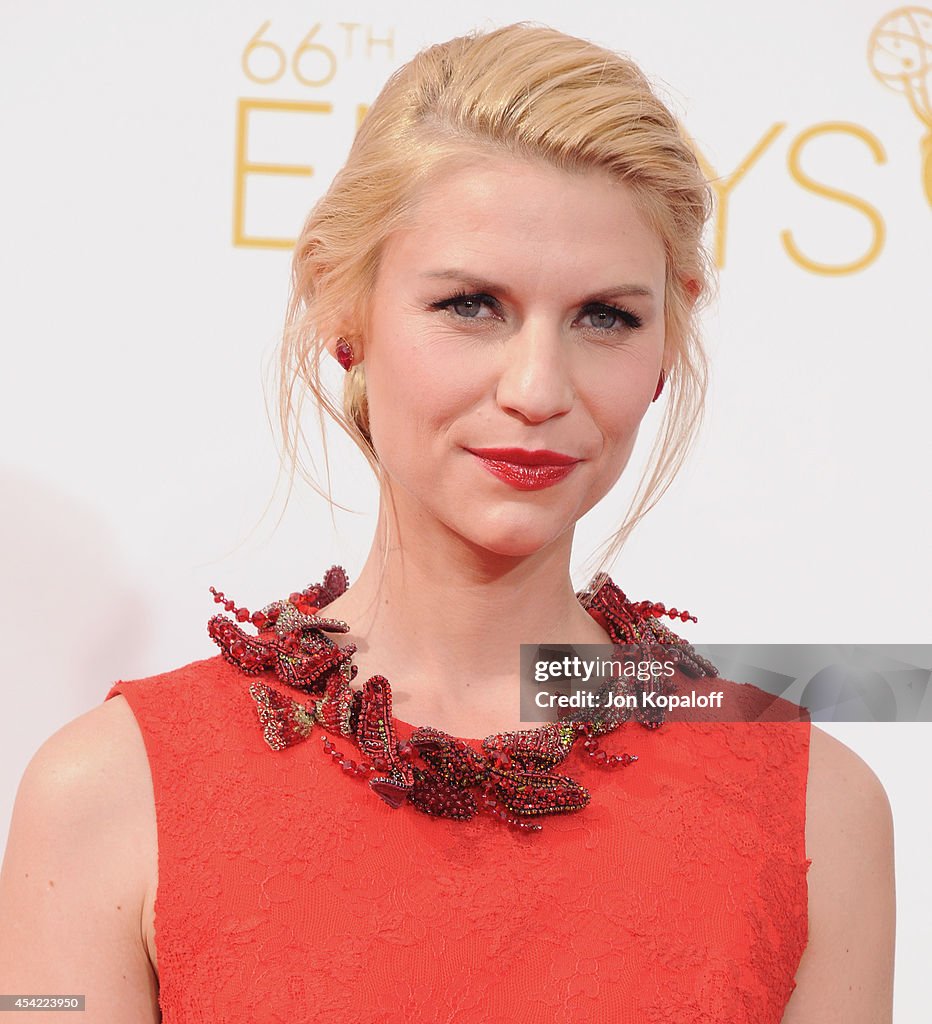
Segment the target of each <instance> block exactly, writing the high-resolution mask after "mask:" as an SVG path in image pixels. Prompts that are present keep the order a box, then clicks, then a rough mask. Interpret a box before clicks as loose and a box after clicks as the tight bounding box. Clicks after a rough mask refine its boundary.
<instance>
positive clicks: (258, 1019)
mask: <svg viewBox="0 0 932 1024" xmlns="http://www.w3.org/2000/svg"><path fill="white" fill-rule="evenodd" d="M689 686H690V688H691V689H695V690H697V691H698V692H713V691H715V690H722V689H726V691H727V696H726V699H732V700H740V701H742V702H743V703H744V704H745V705H747V706H748V707H751V706H752V705H754V704H755V701H758V700H759V699H760V698H761V695H760V692H759V691H756V690H755V689H754V688H753V687H750V686H743V685H740V684H736V683H730V682H727V681H724V680H721V679H714V680H710V679H702V680H690V683H689ZM118 693H119V694H122V695H123V696H124V697H125V698H126V700H127V701H128V703H129V705H130V707H131V708H132V710H133V712H134V714H135V717H136V720H137V722H138V724H139V728H140V730H141V732H142V736H143V739H144V742H145V747H146V751H147V755H148V760H149V765H150V769H151V772H152V780H153V787H154V793H155V805H156V819H157V835H158V870H159V882H158V889H157V893H156V900H155V931H156V948H157V954H158V963H159V974H160V978H159V986H160V987H159V1005H160V1007H161V1011H162V1020H163V1022H164V1024H195V1022H197V1024H202V1022H207V1021H210V1022H211V1024H234V1022H236V1024H241V1022H244V1021H249V1022H250V1024H273V1022H274V1024H294V1022H303V1021H308V1022H310V1021H332V1022H339V1024H409V1022H410V1021H420V1022H428V1024H498V1022H503V1024H504V1022H505V1021H508V1022H509V1024H568V1022H576V1021H591V1022H603V1021H604V1022H613V1024H615V1022H632V1024H642V1022H643V1024H713V1022H715V1024H719V1022H722V1024H724V1022H728V1024H742V1022H747V1024H778V1022H779V1021H780V1020H781V1017H782V1015H783V1010H784V1008H785V1006H786V1002H787V1000H788V999H789V996H790V994H791V992H792V991H793V988H794V987H795V982H794V975H795V973H796V969H797V967H798V964H799V960H800V957H801V955H802V952H803V950H804V948H805V945H806V941H807V887H806V872H807V869H808V866H809V861H808V860H807V858H806V851H805V841H804V831H805V801H806V780H807V774H808V745H809V724H808V721H806V720H805V718H801V720H799V721H768V722H761V721H750V722H739V723H729V722H715V721H703V722H696V721H667V722H665V723H664V725H662V726H661V727H660V728H658V729H654V730H650V729H644V728H641V727H640V726H638V725H636V724H635V723H626V724H625V725H623V726H621V727H620V728H618V729H617V730H616V731H614V732H613V733H610V734H609V735H607V736H606V737H604V739H603V741H602V747H603V748H604V749H606V750H607V751H609V752H610V753H616V752H617V753H620V752H622V751H625V752H628V753H630V754H636V755H637V757H638V760H637V762H636V763H634V764H632V765H630V766H629V767H626V768H624V769H623V770H620V771H617V770H616V771H613V770H608V769H606V768H604V767H602V766H601V765H599V764H597V763H596V762H595V761H594V760H593V759H591V758H589V757H588V756H586V754H585V753H584V751H583V750H582V748H581V745H579V744H577V745H576V746H575V747H574V748H573V750H572V751H571V753H570V755H569V757H568V758H567V760H566V761H565V762H564V764H563V765H562V766H561V771H562V772H565V774H566V775H568V776H570V777H572V778H573V779H575V780H577V781H578V782H579V783H580V784H582V785H583V786H585V787H586V789H587V790H589V792H590V793H591V802H590V803H589V805H588V806H587V807H585V808H584V809H583V810H581V811H578V812H576V813H571V814H554V815H550V816H548V817H547V818H546V820H545V824H544V828H543V830H542V831H540V832H522V831H519V830H517V829H514V828H511V827H508V826H505V825H503V824H502V823H501V822H500V821H498V820H497V819H495V818H494V817H491V816H489V815H486V814H479V815H477V816H476V817H475V818H473V819H471V820H469V821H453V820H449V819H445V818H437V817H431V816H429V815H427V814H424V813H421V812H420V811H418V810H417V809H416V808H414V807H413V806H411V805H403V806H401V807H399V808H393V807H391V806H389V804H388V803H386V802H385V801H384V800H381V799H379V798H378V796H377V795H376V794H375V793H373V792H372V791H371V790H370V789H369V787H368V785H367V784H366V781H365V780H364V779H361V778H358V777H353V776H350V775H347V774H345V773H344V772H342V771H341V770H340V769H339V767H338V766H336V765H334V763H333V760H332V758H331V757H330V756H328V754H327V752H326V750H325V749H324V746H323V744H322V743H321V740H320V737H319V735H318V733H319V729H318V728H316V727H315V729H314V730H313V732H312V733H311V735H310V737H309V739H308V741H307V742H299V743H295V744H294V745H292V746H289V747H287V748H286V749H282V750H271V749H270V747H269V745H268V744H267V743H266V741H265V739H264V737H263V731H262V728H261V727H260V724H259V721H258V718H257V709H256V702H255V701H254V700H253V698H252V697H251V696H250V693H249V679H248V678H247V677H246V676H244V675H243V674H242V673H241V672H240V671H239V670H238V669H236V668H235V667H233V666H232V665H230V664H228V663H227V661H225V660H224V659H223V658H222V657H220V656H217V657H214V658H209V659H207V660H204V661H198V662H195V663H193V664H191V665H187V666H185V667H183V668H179V669H176V670H174V671H171V672H168V673H165V674H163V675H158V676H153V677H150V678H147V679H139V680H135V681H125V682H124V681H121V682H118V683H116V684H115V685H114V686H113V687H112V688H111V689H110V691H109V692H108V693H107V695H106V698H105V699H109V698H110V697H112V696H114V695H115V694H118ZM749 717H753V716H749ZM393 722H394V727H395V731H396V734H397V738H398V739H399V740H405V739H408V738H409V737H410V736H411V734H412V732H413V731H414V726H413V725H412V724H410V723H406V722H404V721H401V720H399V719H397V718H393ZM335 739H336V743H337V745H338V746H340V745H342V746H343V747H344V749H347V751H348V752H351V748H349V747H348V745H347V741H346V740H342V739H340V738H338V737H337V738H335ZM466 742H467V743H468V744H469V745H470V746H471V747H473V748H474V749H476V750H477V751H481V749H482V748H481V743H480V741H479V740H478V739H472V738H467V739H466Z"/></svg>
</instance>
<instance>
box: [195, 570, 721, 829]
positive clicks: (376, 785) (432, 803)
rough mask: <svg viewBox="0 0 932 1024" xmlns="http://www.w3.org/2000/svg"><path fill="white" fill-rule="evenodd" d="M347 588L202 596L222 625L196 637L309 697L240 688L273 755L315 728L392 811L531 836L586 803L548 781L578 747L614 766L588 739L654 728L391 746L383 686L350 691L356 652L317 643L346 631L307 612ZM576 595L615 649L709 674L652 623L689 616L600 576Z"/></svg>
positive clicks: (565, 725)
mask: <svg viewBox="0 0 932 1024" xmlns="http://www.w3.org/2000/svg"><path fill="white" fill-rule="evenodd" d="M348 585H349V583H348V579H347V575H346V572H345V571H344V569H343V568H342V566H339V565H334V566H332V567H331V568H330V569H328V570H327V572H326V573H325V575H324V578H323V580H322V581H321V582H320V583H313V584H311V585H310V586H308V587H306V588H305V589H304V590H302V591H300V592H297V593H293V594H291V595H290V597H289V598H288V599H287V600H286V601H276V602H274V603H273V604H270V605H268V606H266V607H265V608H263V609H262V610H261V611H258V612H253V613H250V612H249V610H248V609H246V608H237V606H236V602H235V601H232V600H230V599H229V598H227V597H226V595H224V594H222V593H221V592H220V591H218V590H216V589H215V588H214V587H211V588H210V591H211V593H212V594H213V595H214V601H215V602H216V603H217V604H222V605H223V606H224V609H225V610H226V611H228V612H231V613H232V614H233V619H231V618H228V617H226V616H224V615H215V616H213V617H212V618H211V619H210V621H209V622H208V624H207V631H208V633H209V635H210V636H211V638H212V639H213V640H214V642H215V643H216V644H217V645H218V647H219V648H220V651H221V653H222V655H223V657H224V658H225V659H226V660H227V661H228V662H229V663H230V664H232V665H234V666H235V667H236V668H238V669H240V670H241V671H242V672H244V673H245V674H246V675H248V676H258V675H260V674H263V673H264V674H270V673H271V674H274V675H275V676H276V677H277V678H278V680H279V681H280V682H282V683H284V684H285V686H286V687H288V688H289V689H290V690H292V691H299V692H300V693H303V694H306V695H308V696H310V697H311V700H309V701H301V700H297V699H295V698H294V697H292V696H290V695H289V694H288V693H286V692H283V691H282V690H279V689H276V688H275V687H273V686H269V685H267V684H266V683H264V682H261V681H259V680H258V679H256V680H255V681H254V682H253V683H252V684H251V685H250V687H249V693H250V695H251V696H252V698H253V700H254V701H255V702H256V707H257V712H258V718H259V723H260V725H261V726H262V731H263V737H264V739H265V741H266V743H267V744H268V746H269V747H271V749H272V750H283V749H285V748H286V747H289V746H292V745H293V744H295V743H299V742H301V741H303V740H305V739H307V737H308V736H309V735H310V733H311V731H312V728H313V726H314V724H315V723H316V724H318V725H320V726H321V727H322V729H323V730H324V731H323V732H322V734H321V738H322V741H323V745H324V748H325V749H326V751H327V753H328V754H329V755H330V756H331V757H332V758H333V759H334V761H335V762H336V763H337V764H338V765H339V767H340V768H341V769H342V770H343V772H345V773H346V774H349V775H353V776H358V777H362V778H366V779H368V782H369V786H370V788H371V789H372V790H373V791H374V792H375V793H377V794H378V795H379V796H380V797H381V798H382V799H383V800H385V802H386V803H388V804H389V805H390V806H391V807H393V808H397V807H400V806H401V805H402V804H403V803H406V802H407V803H411V804H413V805H414V807H416V808H417V809H418V810H419V811H422V812H424V813H425V814H430V815H433V816H435V817H441V818H451V819H454V820H456V821H467V820H469V819H470V818H472V817H474V816H475V815H476V814H478V813H480V812H482V811H485V812H487V813H489V814H491V815H494V816H495V817H496V818H498V819H499V820H500V821H502V822H504V823H505V824H507V825H510V826H513V827H515V828H517V829H520V830H522V831H539V830H540V828H541V825H540V823H539V822H538V821H537V820H536V819H538V818H540V817H541V816H543V815H547V814H566V813H571V812H574V811H579V810H582V808H584V807H585V806H586V805H587V804H588V803H589V800H590V794H589V792H588V790H586V789H585V788H584V787H583V786H581V785H580V784H579V783H578V782H576V781H575V780H574V779H571V778H569V777H568V776H566V775H559V774H553V769H554V768H556V767H558V766H559V765H561V764H562V763H563V762H564V761H565V760H566V758H567V757H568V756H569V753H570V751H571V750H572V749H573V747H574V746H575V745H576V742H577V741H578V740H582V746H583V749H584V751H585V752H586V753H587V754H588V755H589V757H591V758H592V759H593V760H594V761H595V762H596V763H597V764H600V765H603V766H605V767H606V768H623V767H627V766H628V765H630V764H633V763H634V762H635V761H637V756H636V755H633V754H627V753H621V754H609V753H608V752H607V751H605V750H604V749H602V747H601V745H600V743H599V738H600V737H602V736H605V735H607V734H609V733H611V732H613V731H614V730H615V729H617V728H618V727H619V726H620V725H621V724H622V723H623V722H625V721H627V720H628V719H630V718H633V719H634V720H635V721H638V722H639V723H640V724H641V725H642V726H644V727H645V728H648V729H656V728H657V727H658V726H659V725H661V724H662V723H663V721H664V713H663V710H662V709H660V708H650V707H635V708H634V709H631V708H630V707H628V706H622V705H621V704H618V705H615V706H611V707H608V708H605V709H604V710H598V711H595V712H592V713H588V715H587V718H586V720H585V721H574V720H568V719H562V720H560V721H556V722H550V723H548V724H547V725H544V726H540V727H538V728H534V729H523V730H519V731H515V732H505V733H499V734H496V735H492V736H487V737H486V738H485V739H484V740H483V741H482V748H483V752H481V753H480V752H479V751H478V750H475V749H474V748H473V747H471V746H470V745H469V744H468V743H467V742H466V741H465V740H462V739H458V738H455V737H453V736H450V735H449V734H448V733H445V732H443V731H442V730H440V729H435V728H433V727H432V726H421V727H419V728H417V729H415V730H414V732H413V733H412V735H411V736H410V738H409V739H408V740H406V741H404V742H398V740H397V737H396V735H395V727H394V719H393V715H392V691H391V686H390V684H389V681H388V680H387V679H386V678H385V677H384V676H381V675H373V676H370V678H369V679H367V680H366V682H365V683H364V684H363V688H362V690H354V689H353V688H352V686H351V685H350V684H351V682H352V680H353V679H355V677H356V674H357V672H358V669H357V667H356V666H355V665H353V664H352V657H353V654H354V653H355V652H356V645H355V644H353V643H348V644H346V645H345V646H344V647H340V646H338V645H337V644H336V643H334V641H333V640H331V639H330V637H329V636H328V635H327V634H329V633H347V632H349V626H348V625H347V624H346V623H345V622H342V621H340V620H339V619H330V618H326V617H323V616H321V615H319V614H318V613H319V612H320V610H321V609H322V608H324V607H326V605H328V604H329V603H330V602H331V601H333V600H335V599H336V598H337V597H339V596H340V595H341V594H343V593H344V592H345V591H346V589H347V587H348ZM576 597H577V599H579V600H581V601H582V600H584V599H589V598H591V602H590V603H589V604H588V607H587V608H586V610H587V611H588V612H589V614H590V615H591V616H592V617H593V618H594V619H595V620H596V622H598V623H599V624H600V625H601V626H602V627H603V628H604V629H605V630H606V632H607V633H608V635H609V636H610V637H611V640H612V642H613V643H614V644H616V645H624V646H625V647H626V649H627V650H628V651H630V649H631V648H632V647H634V648H635V649H645V650H646V649H647V648H648V647H649V648H650V652H651V654H650V656H651V657H653V656H656V654H657V651H658V648H659V649H660V650H661V651H662V653H663V654H664V656H665V657H666V658H669V659H670V660H672V661H673V662H674V664H675V665H676V666H677V668H678V669H679V670H680V671H681V672H683V673H684V674H685V675H689V676H694V677H699V676H711V677H715V676H717V675H718V672H717V670H716V668H715V666H714V665H713V664H712V663H711V662H709V661H707V660H706V659H705V658H703V657H701V656H700V655H699V654H698V653H697V652H696V651H695V650H694V649H693V647H692V646H691V645H690V644H688V643H687V642H686V641H685V640H683V639H681V638H680V637H678V636H677V635H676V634H675V633H674V632H673V631H672V630H670V629H668V628H667V627H666V626H664V625H663V624H662V623H661V622H659V621H658V620H657V616H661V615H666V616H669V617H670V618H672V619H676V618H679V619H680V620H681V621H683V622H686V621H687V620H692V621H693V622H695V621H696V619H695V616H692V615H690V614H689V612H685V611H682V612H681V611H677V610H676V609H675V608H671V609H669V610H667V609H666V608H665V607H664V606H663V605H662V604H660V603H657V602H650V601H639V602H631V601H629V600H628V598H627V597H626V596H625V595H624V593H623V592H622V591H621V590H619V588H618V587H617V586H616V585H615V584H614V583H613V582H612V580H611V578H610V577H609V576H607V575H606V574H605V573H601V574H599V575H597V576H595V577H593V579H592V582H591V583H590V584H589V586H588V587H587V588H586V589H585V590H583V591H581V592H579V593H577V595H576ZM234 619H235V621H234ZM246 622H250V623H251V624H252V625H253V626H255V627H256V630H257V634H256V635H251V634H248V633H246V632H245V630H243V629H242V628H240V626H239V625H237V623H246ZM625 656H626V657H630V654H626V655H625ZM637 685H638V684H636V683H631V681H630V680H625V681H624V682H623V684H621V686H622V688H624V689H626V690H627V691H628V692H631V690H632V689H636V688H637ZM667 685H668V686H669V684H667ZM651 688H652V689H653V690H655V691H657V690H658V689H662V686H661V687H658V681H657V680H653V681H652V683H651ZM616 692H617V687H616ZM666 692H673V691H672V688H668V689H667V690H666ZM327 733H331V734H335V735H337V736H340V737H342V738H343V739H345V740H350V741H352V742H355V744H356V746H357V747H358V748H359V750H360V752H361V754H362V755H363V757H362V759H360V760H354V759H352V758H346V757H344V756H343V754H342V753H341V752H340V751H338V750H337V749H336V747H335V746H334V744H333V742H332V741H331V740H330V738H329V736H328V735H327Z"/></svg>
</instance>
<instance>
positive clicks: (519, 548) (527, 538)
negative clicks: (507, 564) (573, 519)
mask: <svg viewBox="0 0 932 1024" xmlns="http://www.w3.org/2000/svg"><path fill="white" fill-rule="evenodd" d="M569 526H572V524H569ZM567 528H568V526H567V524H565V523H560V524H556V523H554V522H549V523H546V524H544V523H537V524H533V523H527V522H524V523H507V524H506V523H500V524H497V525H495V524H490V525H488V527H487V528H485V529H476V526H475V525H473V526H472V528H471V529H467V530H462V529H460V530H457V532H458V533H459V534H460V536H462V537H463V538H464V539H466V540H467V541H469V542H470V543H471V544H474V545H475V546H476V547H478V548H484V549H485V550H486V551H489V552H492V553H493V554H496V555H501V556H502V557H504V558H524V557H526V556H528V555H534V554H537V552H538V551H541V550H542V549H543V548H546V547H548V546H549V545H550V544H552V543H553V542H554V541H555V540H556V539H557V538H558V537H560V536H561V535H562V534H563V533H564V532H565V530H566V529H567ZM454 529H456V527H454Z"/></svg>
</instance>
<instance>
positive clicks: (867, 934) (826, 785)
mask: <svg viewBox="0 0 932 1024" xmlns="http://www.w3.org/2000/svg"><path fill="white" fill-rule="evenodd" d="M806 817H807V821H806V849H807V852H808V856H809V857H811V858H812V865H811V867H810V868H809V945H808V946H807V948H806V950H805V952H804V953H803V956H802V960H801V962H800V965H799V970H798V972H797V975H796V984H797V987H796V989H795V991H794V992H793V995H792V996H791V997H790V1001H789V1003H788V1005H787V1008H786V1013H785V1015H784V1017H783V1024H836V1022H837V1024H890V1021H892V1019H893V952H894V935H895V925H896V895H895V887H894V868H893V818H892V815H891V813H890V804H889V801H888V800H887V794H886V792H885V791H884V788H883V786H882V785H881V783H880V780H879V779H878V778H877V776H876V775H874V773H873V772H872V771H871V769H870V768H869V767H868V766H867V765H866V764H865V763H864V762H863V761H862V760H861V759H860V758H859V757H858V756H857V754H855V753H854V752H853V751H852V750H850V749H849V748H848V747H846V746H845V745H844V744H843V743H839V741H838V740H836V739H834V738H833V737H832V736H830V735H829V734H828V733H826V732H823V731H822V730H821V729H818V728H817V727H816V726H813V727H812V738H811V743H810V750H809V785H808V796H807V801H806Z"/></svg>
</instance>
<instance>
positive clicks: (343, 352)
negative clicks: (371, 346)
mask: <svg viewBox="0 0 932 1024" xmlns="http://www.w3.org/2000/svg"><path fill="white" fill-rule="evenodd" d="M336 351H337V362H338V363H339V364H340V366H342V367H343V369H344V370H346V371H347V372H349V368H350V367H351V366H352V365H353V350H352V349H351V348H350V347H349V345H348V344H347V343H346V339H345V338H337V349H336Z"/></svg>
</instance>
